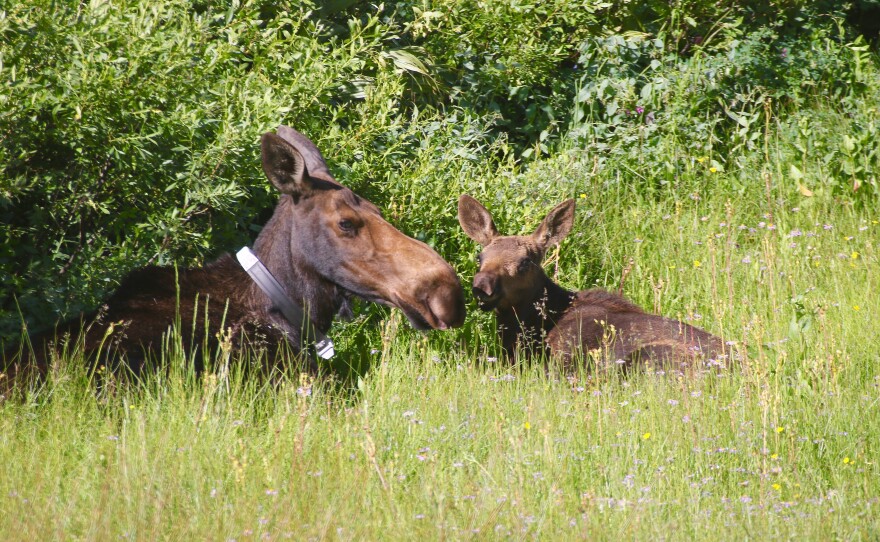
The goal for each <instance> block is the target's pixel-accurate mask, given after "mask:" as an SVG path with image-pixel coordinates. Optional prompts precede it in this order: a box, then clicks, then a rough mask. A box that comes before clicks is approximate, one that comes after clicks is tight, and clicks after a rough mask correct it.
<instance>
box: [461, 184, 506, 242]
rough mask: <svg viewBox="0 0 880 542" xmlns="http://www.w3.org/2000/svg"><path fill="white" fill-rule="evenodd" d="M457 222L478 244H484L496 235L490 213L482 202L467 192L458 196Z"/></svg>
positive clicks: (496, 231)
mask: <svg viewBox="0 0 880 542" xmlns="http://www.w3.org/2000/svg"><path fill="white" fill-rule="evenodd" d="M458 223H459V224H461V229H463V230H464V233H465V234H466V235H467V236H468V237H470V238H471V239H473V240H474V241H476V242H477V243H478V244H480V245H483V246H486V245H488V244H489V243H491V242H492V239H494V238H495V237H498V230H497V229H496V228H495V223H494V222H492V215H491V214H489V211H487V210H486V208H485V207H483V204H481V203H480V202H479V201H477V200H475V199H474V198H472V197H470V196H468V195H467V194H462V195H461V197H460V198H458Z"/></svg>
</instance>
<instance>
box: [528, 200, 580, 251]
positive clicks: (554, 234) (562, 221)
mask: <svg viewBox="0 0 880 542" xmlns="http://www.w3.org/2000/svg"><path fill="white" fill-rule="evenodd" d="M572 225H574V200H573V199H570V200H567V201H563V202H562V203H560V204H559V205H557V206H556V207H554V208H553V210H552V211H550V212H549V213H547V216H546V217H544V220H543V221H542V222H541V225H540V226H538V229H537V230H535V233H533V234H532V239H534V240H535V243H537V244H538V246H539V247H540V248H541V250H547V248H548V247H550V246H552V245H555V244H557V243H559V242H560V241H562V240H563V239H565V236H566V235H568V233H569V232H570V231H571V227H572Z"/></svg>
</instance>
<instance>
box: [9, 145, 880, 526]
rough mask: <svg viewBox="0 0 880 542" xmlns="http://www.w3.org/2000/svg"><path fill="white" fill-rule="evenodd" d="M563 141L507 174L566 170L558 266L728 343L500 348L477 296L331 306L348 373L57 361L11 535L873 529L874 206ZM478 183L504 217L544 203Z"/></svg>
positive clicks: (12, 444)
mask: <svg viewBox="0 0 880 542" xmlns="http://www.w3.org/2000/svg"><path fill="white" fill-rule="evenodd" d="M565 156H566V155H560V157H558V158H557V159H555V160H551V161H548V162H546V163H543V164H541V165H540V166H535V167H533V168H530V170H529V171H526V172H523V173H521V174H519V175H517V176H516V179H517V180H518V181H519V182H523V183H526V182H530V183H531V182H534V183H535V184H536V185H540V181H539V180H540V179H554V178H563V177H566V176H568V177H569V178H572V179H579V180H578V181H577V183H580V184H578V185H577V186H578V190H576V191H575V193H574V194H573V195H575V197H577V198H578V217H579V223H578V226H577V227H576V229H575V232H574V233H573V234H572V236H571V237H570V238H569V239H568V240H566V241H564V242H563V245H562V247H561V248H560V249H559V255H560V256H559V259H558V261H559V262H560V264H559V267H558V269H557V268H556V266H555V263H554V262H555V261H556V260H555V257H556V255H555V254H551V263H550V264H549V265H548V271H549V272H550V273H551V274H553V275H555V276H556V277H557V278H558V280H559V281H560V282H561V283H563V284H565V285H566V286H569V287H572V288H582V287H590V286H594V285H596V284H598V285H600V286H605V287H609V288H612V289H616V288H618V287H619V285H620V284H619V282H620V278H621V275H622V269H623V268H624V267H627V268H629V269H630V271H629V274H628V275H627V278H626V280H625V282H624V284H623V291H624V292H625V294H626V295H628V296H629V297H631V298H632V299H634V300H635V301H637V302H639V303H640V304H642V305H643V306H645V307H647V308H649V309H652V310H655V311H657V312H660V313H662V314H666V315H669V316H674V317H678V318H682V319H684V320H686V321H689V322H692V323H695V324H697V325H699V326H701V327H704V328H706V329H708V330H710V331H712V332H714V333H717V334H720V335H722V336H723V337H724V338H725V340H728V341H731V342H732V343H735V345H736V346H735V347H734V348H735V349H736V350H737V351H738V352H739V354H740V355H741V357H742V361H741V363H740V364H739V365H735V366H734V367H733V368H732V369H730V370H725V371H720V372H716V371H698V372H697V373H696V374H690V373H689V374H677V373H676V372H675V371H672V370H670V371H668V372H666V373H665V374H660V375H658V374H640V373H636V374H632V375H627V376H625V377H624V376H623V375H620V374H618V373H616V372H614V371H601V372H600V371H597V370H596V369H594V368H592V367H590V366H585V367H584V368H583V369H582V370H581V371H580V372H578V373H575V374H558V373H557V372H555V371H553V370H550V371H549V372H547V371H546V370H545V368H544V366H543V365H541V364H536V365H535V366H531V367H510V366H508V365H507V364H506V363H505V362H504V361H503V360H499V359H497V357H496V348H495V345H494V342H493V338H492V333H493V330H492V322H491V319H489V318H487V317H485V316H483V315H478V314H476V312H474V311H472V313H471V315H470V317H469V321H468V323H467V324H466V326H465V328H464V329H462V330H458V331H455V332H451V333H445V334H440V333H432V334H430V335H428V336H423V335H420V334H418V333H416V332H414V331H412V330H410V329H409V328H408V327H407V325H406V324H405V322H404V321H403V318H402V317H401V316H400V315H399V314H396V313H392V314H391V315H390V316H388V318H387V320H386V322H385V323H384V324H383V325H381V326H379V327H378V328H377V331H376V332H375V334H372V332H367V331H363V330H362V329H361V327H362V322H358V321H356V322H353V323H349V324H343V325H341V326H338V329H337V330H336V335H337V336H338V337H339V339H340V342H341V343H344V342H345V341H346V340H349V341H352V342H354V340H355V338H357V337H360V338H357V340H358V341H360V340H363V341H365V344H368V345H371V346H372V347H374V348H372V350H374V351H373V352H372V353H370V351H369V350H366V351H359V350H358V349H357V348H354V347H350V346H347V347H346V348H344V349H343V352H342V353H341V357H342V359H341V363H345V362H346V360H348V361H349V362H351V363H352V364H354V363H359V364H362V363H363V360H362V359H361V358H362V357H369V358H371V359H372V368H371V370H370V371H369V372H367V373H366V374H364V375H363V376H361V377H360V378H357V377H355V378H353V379H352V380H351V382H350V383H345V382H337V383H335V384H334V380H333V379H329V380H325V379H318V380H312V379H310V378H306V377H300V376H299V375H297V374H288V375H287V376H286V377H283V378H281V379H278V380H274V381H271V382H265V381H259V380H256V379H242V378H240V377H237V376H236V374H237V373H236V369H235V367H236V364H235V363H234V362H233V363H232V367H233V369H232V371H231V373H227V374H226V375H225V376H224V375H223V374H222V373H220V372H209V373H208V374H205V375H202V376H201V377H194V375H191V374H189V373H187V372H186V371H185V370H182V369H178V370H172V371H171V374H170V375H169V376H159V375H156V376H154V377H151V378H150V379H148V380H147V381H146V382H145V383H142V384H140V385H128V386H122V387H120V388H118V389H116V390H115V391H112V392H104V391H103V390H104V388H100V389H99V390H97V391H96V388H95V387H94V386H91V385H89V384H88V383H87V382H86V377H85V375H84V374H83V373H82V371H81V370H80V369H77V366H79V365H80V363H81V361H80V360H76V359H72V360H68V365H66V366H65V365H61V368H60V369H59V372H58V373H57V374H55V375H54V377H53V380H52V381H51V382H50V383H49V384H47V385H46V386H45V387H44V388H43V389H41V390H39V391H36V392H34V393H33V394H32V395H31V396H30V397H29V399H28V400H25V401H23V402H12V401H7V402H5V403H3V404H2V405H0V464H2V465H3V469H2V470H3V476H2V477H0V502H2V508H3V509H4V511H5V514H4V516H3V520H2V521H0V537H2V538H5V539H20V538H24V539H50V538H86V539H109V538H119V537H128V538H134V539H155V538H166V539H191V538H196V539H224V540H225V539H237V540H243V539H244V540H246V539H259V538H262V537H266V538H272V539H277V538H285V537H289V538H295V539H306V538H318V539H321V538H334V539H403V538H411V537H414V536H415V537H427V538H439V537H450V538H472V537H476V538H488V539H495V538H508V537H516V538H522V537H526V538H540V539H558V538H584V539H586V538H589V539H595V538H598V539H619V538H625V539H647V538H651V539H653V538H670V539H677V540H682V539H694V538H700V539H705V538H712V539H718V538H722V539H742V538H751V537H760V538H780V539H789V538H796V537H797V538H799V537H804V536H805V537H807V538H811V539H828V538H845V539H870V538H871V537H872V536H873V535H872V533H876V529H877V528H878V525H877V520H876V513H875V512H876V507H877V505H878V500H877V499H878V497H880V493H878V492H880V483H878V466H877V463H876V458H875V455H876V449H877V446H878V444H880V442H878V440H880V438H878V436H880V427H878V422H877V420H878V419H880V417H878V416H877V406H878V401H880V391H878V386H880V380H878V374H877V371H876V368H875V363H876V359H877V355H876V352H875V351H874V348H875V346H874V343H875V341H874V337H876V336H877V334H878V332H880V329H878V326H877V324H876V318H875V316H876V314H875V312H876V306H875V305H876V304H875V303H874V302H873V301H872V300H873V299H876V295H877V292H878V286H880V279H878V274H877V273H876V267H877V255H876V247H875V244H876V239H877V231H878V228H880V225H878V223H877V220H878V217H877V215H876V214H875V213H872V212H869V211H865V210H860V209H856V208H852V207H841V206H839V205H834V204H833V203H832V202H826V203H816V204H809V203H805V201H806V198H803V197H801V199H794V198H793V199H792V200H785V201H782V202H775V201H774V203H773V205H772V208H771V209H770V211H772V218H766V217H764V214H765V213H766V212H767V211H768V209H767V207H766V204H765V202H764V200H763V198H762V197H758V198H752V197H746V196H736V195H735V194H733V193H732V192H731V191H727V190H725V191H722V190H718V191H708V190H707V191H706V192H703V193H701V194H700V197H694V198H691V197H684V198H681V199H677V198H670V199H661V200H659V201H658V200H654V201H649V200H645V199H643V198H641V197H640V196H639V195H638V194H634V193H632V192H630V191H627V190H625V189H624V188H622V187H614V186H608V187H606V188H604V189H601V190H600V189H595V187H596V186H597V185H598V184H599V183H598V182H597V180H596V179H595V176H594V177H590V176H589V171H587V169H588V168H589V165H590V161H586V162H585V163H581V161H580V160H579V159H578V158H576V157H575V158H570V157H569V158H565ZM705 175H706V177H707V178H712V179H713V180H716V179H717V183H718V184H719V185H722V186H723V185H724V183H725V182H730V181H729V180H728V181H725V180H724V179H723V175H724V174H712V173H709V172H708V171H707V172H706V173H705ZM486 181H487V183H488V182H489V181H490V179H486ZM489 186H491V185H489ZM590 187H594V189H589V188H590ZM463 189H465V190H467V189H468V187H463ZM471 190H473V191H476V187H471ZM581 190H582V191H581ZM579 191H580V192H579ZM478 195H479V196H484V197H485V196H486V194H479V193H478ZM581 195H582V196H583V197H581ZM547 198H548V200H549V199H552V197H551V195H550V194H548V195H547ZM487 199H488V204H489V205H490V207H492V206H494V207H495V208H494V209H493V210H498V211H500V212H499V213H498V214H499V218H498V225H499V227H500V228H501V229H502V230H503V231H517V230H518V229H522V230H525V231H528V230H529V229H530V228H532V227H534V226H535V225H536V224H537V221H538V220H539V219H540V217H541V213H540V212H534V213H522V212H521V209H519V208H516V207H514V206H513V205H512V204H511V203H507V202H502V203H500V204H499V203H497V202H493V199H492V198H491V197H490V198H487ZM756 200H757V201H756ZM499 205H500V207H499ZM535 206H536V211H537V210H538V209H539V208H540V207H539V206H538V205H537V204H535ZM563 255H564V256H563ZM461 271H462V274H463V275H464V276H465V277H466V278H467V277H469V275H470V273H471V272H472V269H462V270H461ZM359 326H361V327H359ZM349 334H351V335H349ZM359 334H360V335H359ZM362 350H363V349H362ZM181 356H182V355H181V354H180V353H179V352H178V353H177V358H175V357H173V356H172V357H171V358H170V359H171V365H172V366H173V367H179V366H181V365H182V364H183V361H182V359H181Z"/></svg>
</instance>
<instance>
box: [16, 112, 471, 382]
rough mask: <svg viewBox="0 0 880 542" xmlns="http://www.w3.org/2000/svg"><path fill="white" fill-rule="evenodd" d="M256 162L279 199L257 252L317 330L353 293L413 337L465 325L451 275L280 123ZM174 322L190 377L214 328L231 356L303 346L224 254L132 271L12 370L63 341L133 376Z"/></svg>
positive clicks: (211, 343) (40, 359) (36, 363)
mask: <svg viewBox="0 0 880 542" xmlns="http://www.w3.org/2000/svg"><path fill="white" fill-rule="evenodd" d="M262 160H263V170H264V172H265V173H266V176H267V177H268V179H269V180H270V181H271V182H272V184H273V185H274V186H275V187H276V188H277V189H278V190H279V191H280V192H281V198H280V200H279V202H278V205H277V207H276V208H275V212H274V214H273V216H272V218H271V219H270V220H269V222H268V223H267V224H266V226H265V227H264V228H263V230H262V231H261V233H260V235H259V236H258V237H257V239H256V241H255V243H254V246H253V251H254V253H255V254H256V255H257V256H258V257H259V258H260V260H262V262H263V263H264V264H265V265H266V267H267V268H268V269H269V270H270V271H271V272H272V274H273V275H274V276H275V278H277V279H278V281H279V282H280V283H281V285H282V286H283V287H284V289H285V290H286V292H287V293H288V295H289V297H290V298H291V299H292V300H293V301H294V302H296V303H298V304H299V305H300V306H301V307H303V309H304V311H305V312H306V313H307V314H308V315H309V316H310V317H311V321H312V322H313V324H314V326H315V327H316V328H317V329H319V330H321V331H322V332H324V333H326V332H327V330H328V329H329V328H330V324H331V322H332V320H333V317H334V315H335V314H336V313H337V312H339V310H340V308H342V307H343V306H344V305H345V303H346V300H347V298H348V297H349V296H351V295H356V296H360V297H362V298H364V299H367V300H369V301H375V302H379V303H384V304H387V305H391V306H394V307H397V308H400V309H401V310H402V311H403V312H404V314H406V316H407V317H408V318H409V320H410V321H411V322H412V323H413V325H414V326H415V327H417V328H419V329H446V328H450V327H456V326H460V325H461V324H462V322H463V321H464V314H465V313H464V311H465V309H464V294H463V292H462V288H461V283H460V282H459V280H458V277H457V275H456V274H455V271H454V270H453V269H452V267H451V266H450V265H449V264H448V263H446V262H445V261H444V260H443V259H442V258H441V257H440V256H439V255H438V254H437V253H436V252H434V251H433V250H432V249H431V248H430V247H428V246H427V245H426V244H424V243H422V242H420V241H417V240H415V239H411V238H409V237H407V236H405V235H403V234H402V233H400V232H399V231H398V230H396V229H395V228H394V227H393V226H391V225H390V224H389V223H388V222H386V221H385V220H384V219H383V218H382V217H381V214H380V213H379V210H378V209H377V208H376V207H375V206H374V205H373V204H372V203H370V202H369V201H367V200H365V199H363V198H361V197H359V196H358V195H356V194H354V193H353V192H352V191H351V190H349V189H348V188H345V187H344V186H342V185H340V184H339V183H337V182H336V181H335V180H334V179H333V177H332V176H331V174H330V172H329V170H328V169H327V166H326V163H325V162H324V158H323V157H322V156H321V153H320V152H319V151H318V149H317V147H315V145H314V144H313V143H312V142H311V141H309V140H308V139H307V138H306V137H305V136H303V135H302V134H300V133H299V132H296V131H295V130H293V129H291V128H288V127H286V126H281V127H279V129H278V134H277V135H276V134H274V133H268V134H265V135H263V137H262ZM206 315H207V316H206ZM175 322H178V323H179V328H178V331H179V332H180V335H181V337H182V339H183V341H184V345H183V346H184V347H185V348H187V350H189V351H190V352H191V353H192V355H191V356H190V358H191V359H192V362H193V363H195V364H196V368H197V369H199V368H200V366H199V363H200V360H201V359H202V357H203V356H200V355H195V350H194V348H198V347H201V346H203V345H207V346H208V347H209V348H211V349H213V348H214V347H216V345H217V344H218V341H219V340H220V338H219V337H218V334H220V332H221V331H222V332H223V333H225V334H226V336H227V338H228V339H229V341H230V342H231V344H232V345H233V346H234V347H238V348H240V347H242V346H244V345H246V344H251V343H256V344H257V345H260V344H262V345H265V346H266V347H268V349H269V356H268V357H269V359H274V354H275V353H276V351H277V350H279V349H281V348H285V349H286V348H289V349H291V350H292V351H293V352H299V351H300V350H301V348H303V347H304V344H305V342H304V341H303V340H302V339H303V335H304V331H305V330H303V329H301V328H300V326H294V325H291V324H290V323H289V322H288V321H287V320H286V319H285V318H284V317H283V316H282V315H281V313H280V312H279V311H278V310H277V309H276V308H275V307H274V306H273V304H272V302H271V301H270V300H269V298H268V297H267V296H266V295H265V294H264V293H263V292H262V291H261V290H260V289H259V288H258V287H257V286H256V285H255V284H254V283H253V281H252V280H251V279H250V277H249V276H248V275H247V273H246V272H245V271H244V270H243V269H242V268H241V266H240V265H239V264H238V262H237V261H236V260H235V258H233V257H232V256H230V255H228V254H227V255H224V256H222V257H221V258H219V259H218V260H217V261H215V262H213V263H211V264H209V265H207V266H205V267H201V268H195V269H181V270H179V272H176V271H175V269H173V268H162V267H155V266H151V267H146V268H143V269H139V270H136V271H134V272H132V273H131V274H129V275H128V276H127V277H126V278H125V279H124V280H123V281H122V284H121V285H120V286H119V288H118V289H117V291H116V293H114V294H113V295H112V296H111V297H110V298H109V299H108V300H107V302H106V303H105V304H104V305H103V306H102V308H100V309H99V310H98V311H96V312H94V313H92V314H88V315H85V316H83V317H81V318H77V319H75V320H72V321H68V322H65V323H63V324H61V325H60V326H59V327H58V328H57V329H56V330H52V331H50V332H47V333H44V334H41V335H36V336H34V337H33V338H32V341H31V342H32V344H33V351H32V356H31V355H28V354H29V352H28V351H27V349H24V356H23V358H24V359H18V358H17V356H15V355H13V356H12V359H11V360H10V359H8V358H7V363H8V366H7V371H8V372H11V373H15V372H16V368H21V367H24V368H27V369H30V370H32V371H35V372H37V373H39V374H44V373H45V372H46V371H47V370H48V366H49V364H50V362H51V358H52V353H53V352H55V351H56V350H57V348H58V345H59V344H60V343H62V342H64V341H65V340H66V338H70V340H71V343H70V344H71V345H75V344H77V342H78V341H79V342H80V344H81V347H82V348H83V350H84V351H85V352H86V353H87V354H88V355H89V356H92V355H93V354H94V353H95V352H96V351H98V350H101V351H102V352H103V354H102V355H101V358H100V359H95V358H94V357H92V360H93V361H94V362H95V363H103V364H108V365H113V364H115V363H117V362H118V361H119V357H118V356H117V354H125V356H124V362H125V364H126V365H127V366H128V367H129V368H130V369H131V370H132V371H133V372H135V373H139V372H140V371H141V370H142V369H143V366H144V363H145V361H146V360H147V358H148V357H150V356H149V354H150V353H152V354H155V353H156V352H155V351H156V349H157V348H158V347H160V346H161V344H162V341H163V340H165V339H163V337H164V336H166V335H167V332H168V330H169V326H171V325H172V324H174V323H175ZM81 330H84V331H85V333H83V334H82V335H81V334H80V331H81ZM28 362H30V363H28ZM29 372H30V371H29Z"/></svg>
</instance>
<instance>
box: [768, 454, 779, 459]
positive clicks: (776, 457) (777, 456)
mask: <svg viewBox="0 0 880 542" xmlns="http://www.w3.org/2000/svg"><path fill="white" fill-rule="evenodd" d="M770 459H779V454H773V455H771V456H770Z"/></svg>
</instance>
